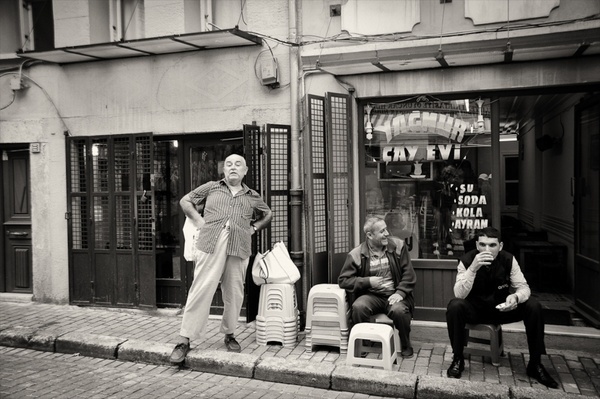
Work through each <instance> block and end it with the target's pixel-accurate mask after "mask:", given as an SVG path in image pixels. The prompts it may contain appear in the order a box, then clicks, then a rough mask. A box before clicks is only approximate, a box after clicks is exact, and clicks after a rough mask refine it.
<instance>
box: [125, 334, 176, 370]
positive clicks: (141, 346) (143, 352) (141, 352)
mask: <svg viewBox="0 0 600 399" xmlns="http://www.w3.org/2000/svg"><path fill="white" fill-rule="evenodd" d="M171 351H173V344H164V343H159V342H152V341H141V340H135V339H131V340H128V341H126V342H124V343H123V344H121V345H120V346H119V348H118V353H117V358H118V359H119V360H125V361H128V362H141V363H149V364H163V365H169V364H171V363H170V362H169V357H170V356H171Z"/></svg>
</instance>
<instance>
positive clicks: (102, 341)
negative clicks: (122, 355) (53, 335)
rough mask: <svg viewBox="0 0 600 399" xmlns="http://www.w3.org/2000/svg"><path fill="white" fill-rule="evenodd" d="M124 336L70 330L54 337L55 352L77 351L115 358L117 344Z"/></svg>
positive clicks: (123, 339) (89, 354)
mask: <svg viewBox="0 0 600 399" xmlns="http://www.w3.org/2000/svg"><path fill="white" fill-rule="evenodd" d="M125 341H127V339H126V338H119V337H110V336H107V335H99V334H90V333H81V332H70V333H66V334H65V335H62V336H60V337H58V338H57V339H56V352H60V353H78V354H80V355H82V356H90V357H100V358H103V359H116V358H117V349H118V348H119V345H121V344H122V343H123V342H125Z"/></svg>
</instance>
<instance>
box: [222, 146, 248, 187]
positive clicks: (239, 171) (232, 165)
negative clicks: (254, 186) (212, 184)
mask: <svg viewBox="0 0 600 399" xmlns="http://www.w3.org/2000/svg"><path fill="white" fill-rule="evenodd" d="M247 172H248V167H247V166H246V160H245V159H244V157H242V156H241V155H237V154H232V155H230V156H228V157H227V158H225V164H224V165H223V173H224V174H225V181H226V182H227V184H229V185H230V186H234V187H235V186H239V185H241V184H242V179H243V178H244V176H246V173H247Z"/></svg>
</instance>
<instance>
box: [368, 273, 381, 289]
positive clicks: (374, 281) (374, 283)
mask: <svg viewBox="0 0 600 399" xmlns="http://www.w3.org/2000/svg"><path fill="white" fill-rule="evenodd" d="M369 283H371V287H373V288H378V287H381V286H382V285H383V277H377V276H372V277H369Z"/></svg>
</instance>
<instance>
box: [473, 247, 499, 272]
mask: <svg viewBox="0 0 600 399" xmlns="http://www.w3.org/2000/svg"><path fill="white" fill-rule="evenodd" d="M493 260H494V256H493V255H492V253H491V252H488V251H484V252H480V253H478V254H477V255H475V259H473V263H471V266H470V267H469V269H470V270H473V272H477V270H479V269H481V267H482V266H489V265H491V264H492V261H493Z"/></svg>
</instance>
